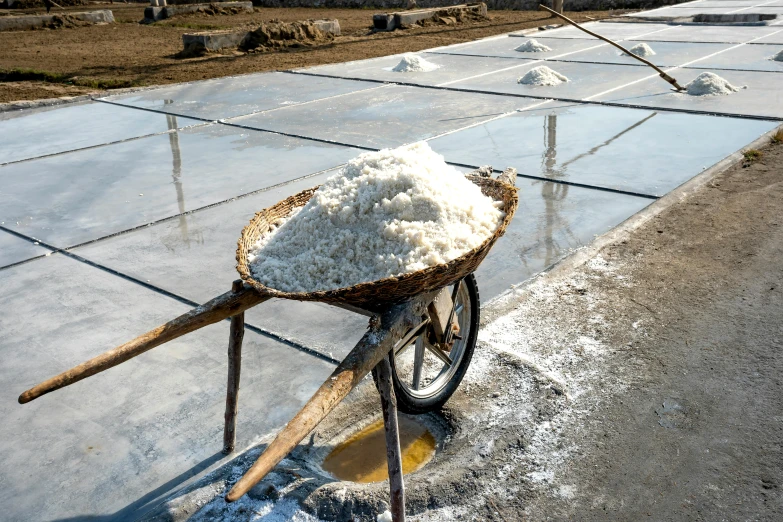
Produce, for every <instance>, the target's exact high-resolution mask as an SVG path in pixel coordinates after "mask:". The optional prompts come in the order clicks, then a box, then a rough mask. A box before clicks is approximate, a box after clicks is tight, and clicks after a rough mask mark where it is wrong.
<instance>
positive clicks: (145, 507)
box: [52, 445, 266, 522]
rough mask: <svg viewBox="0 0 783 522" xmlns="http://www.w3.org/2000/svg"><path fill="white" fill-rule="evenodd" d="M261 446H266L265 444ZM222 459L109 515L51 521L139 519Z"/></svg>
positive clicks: (121, 521) (220, 457)
mask: <svg viewBox="0 0 783 522" xmlns="http://www.w3.org/2000/svg"><path fill="white" fill-rule="evenodd" d="M261 447H266V445H263V446H261ZM223 459H226V462H230V457H226V455H223V453H222V452H217V453H215V454H213V455H211V456H209V457H207V458H206V459H204V460H202V461H201V462H199V463H198V464H196V465H195V466H193V467H192V468H190V469H189V470H187V471H184V472H182V473H180V474H179V475H177V476H176V477H174V478H172V479H171V480H169V481H167V482H166V483H164V484H161V485H160V486H158V487H157V488H155V489H153V490H151V491H149V492H148V493H147V494H145V495H144V496H142V497H141V498H139V499H138V500H135V501H133V502H131V503H130V504H128V505H127V506H125V507H124V508H122V509H120V510H119V511H117V512H116V513H113V514H111V515H79V516H75V517H67V518H58V519H55V520H53V521H52V522H130V521H134V520H139V519H141V518H144V517H145V516H147V515H152V514H153V512H154V511H155V510H156V509H158V508H160V506H161V505H162V504H163V503H164V502H165V501H166V500H167V499H168V498H169V497H172V496H175V495H177V494H178V493H184V492H186V491H187V490H189V489H190V488H191V487H192V486H193V485H199V484H200V483H201V479H197V480H195V481H194V482H193V484H191V485H187V486H185V487H184V488H183V489H182V491H180V492H177V489H179V488H181V487H182V486H183V484H185V483H186V482H188V481H190V480H191V479H193V478H196V477H198V475H200V474H201V473H203V472H204V471H205V470H207V469H209V468H210V467H211V466H213V465H214V464H216V463H218V462H220V461H221V460H223ZM224 468H227V466H225V465H221V466H219V467H218V468H217V469H216V470H214V471H213V472H212V473H220V471H221V470H223V469H224ZM155 519H156V520H160V521H161V522H163V521H165V520H170V517H165V516H164V513H163V512H161V513H160V514H159V515H158V516H156V517H155Z"/></svg>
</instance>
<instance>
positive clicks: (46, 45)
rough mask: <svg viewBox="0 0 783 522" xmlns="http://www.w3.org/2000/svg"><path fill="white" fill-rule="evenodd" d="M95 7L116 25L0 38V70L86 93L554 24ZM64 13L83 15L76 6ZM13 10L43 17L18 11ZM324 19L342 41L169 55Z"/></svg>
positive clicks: (5, 97) (12, 90)
mask: <svg viewBox="0 0 783 522" xmlns="http://www.w3.org/2000/svg"><path fill="white" fill-rule="evenodd" d="M100 7H109V8H111V9H112V11H113V13H114V16H115V19H116V20H117V23H115V24H111V25H104V26H89V27H76V28H61V29H58V30H36V31H15V32H8V33H0V49H3V52H2V53H0V72H3V71H6V72H7V71H10V70H14V69H24V70H35V71H38V72H46V73H56V74H61V75H66V76H67V77H69V78H70V79H72V80H73V83H75V84H79V85H82V86H87V87H93V88H111V87H128V86H135V85H138V86H142V85H157V84H166V83H177V82H186V81H193V80H201V79H207V78H218V77H222V76H229V75H236V74H246V73H252V72H260V71H271V70H284V69H291V68H295V67H306V66H313V65H320V64H326V63H335V62H345V61H350V60H360V59H364V58H373V57H377V56H385V55H389V54H395V53H401V52H415V51H420V50H422V49H428V48H431V47H436V46H440V45H448V44H454V43H460V42H465V41H470V40H475V39H478V38H484V37H487V36H492V35H495V34H499V33H505V32H509V31H515V30H520V29H525V28H533V27H537V26H541V25H545V24H550V23H555V22H556V20H555V19H552V18H549V17H548V15H547V14H544V13H540V12H538V11H490V12H489V20H486V21H467V22H466V23H464V24H459V25H440V24H438V25H433V26H431V27H416V28H411V29H405V30H401V31H394V32H390V33H376V34H373V33H372V32H371V30H370V28H371V26H372V15H373V13H374V12H375V11H373V10H367V9H303V8H290V9H285V8H281V9H272V8H260V9H259V8H257V9H255V10H254V12H253V13H243V14H238V15H231V16H210V15H208V14H206V13H195V14H192V15H187V16H181V17H176V18H173V19H170V20H164V21H162V22H158V23H155V24H150V25H142V24H139V23H138V22H139V21H140V20H141V19H142V18H143V17H144V6H140V5H139V4H135V5H131V4H127V5H126V4H118V3H115V4H113V5H109V4H105V6H103V5H102V6H100ZM96 8H98V6H96ZM67 10H84V7H83V6H78V7H72V8H67ZM67 10H66V12H67ZM58 11H59V10H58ZM21 12H25V13H35V12H40V13H42V12H45V11H44V10H43V9H30V10H25V11H18V13H21ZM620 13H621V12H620V11H597V12H596V11H584V12H579V13H568V14H569V16H571V17H573V18H574V19H576V20H577V21H582V22H584V21H589V20H590V19H601V18H606V17H609V16H616V15H618V14H620ZM324 18H327V19H330V18H336V19H338V20H339V21H340V26H341V29H342V36H340V37H337V38H334V39H333V40H330V41H326V42H322V43H316V44H315V45H312V46H308V47H304V48H302V47H299V48H296V47H294V48H291V47H288V48H285V49H283V50H279V51H273V52H263V53H252V54H247V53H235V52H231V53H225V54H221V53H211V54H209V55H206V56H203V57H196V58H189V59H179V58H177V57H176V55H177V53H179V52H180V51H181V50H182V34H183V33H187V32H194V31H203V30H210V29H229V28H234V27H254V26H255V27H257V26H259V25H260V24H261V23H262V22H264V21H270V20H274V19H279V20H281V21H283V22H294V21H298V20H312V19H324ZM13 83H15V82H0V102H9V101H15V100H19V99H36V98H41V97H49V96H45V95H46V94H47V92H46V91H48V89H47V88H46V87H45V86H43V85H42V86H41V88H37V89H32V88H30V86H27V87H25V88H20V87H19V86H17V85H13ZM35 84H38V82H37V81H36V82H35ZM20 96H21V98H20Z"/></svg>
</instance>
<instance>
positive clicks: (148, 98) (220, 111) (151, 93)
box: [106, 72, 377, 120]
mask: <svg viewBox="0 0 783 522" xmlns="http://www.w3.org/2000/svg"><path fill="white" fill-rule="evenodd" d="M374 87H377V86H376V85H373V84H370V83H365V82H354V81H350V80H339V79H337V80H335V79H331V78H299V77H291V76H290V75H288V74H286V73H282V72H271V73H257V74H249V75H246V76H234V77H229V78H217V79H214V80H207V81H204V82H191V83H183V84H179V85H172V86H167V87H161V88H159V89H150V90H145V91H142V92H139V93H134V94H129V95H128V94H123V95H117V96H110V97H108V98H106V99H107V100H108V101H111V102H114V103H120V104H124V105H129V106H133V107H139V108H143V109H154V110H157V111H163V112H168V113H170V114H179V115H183V116H191V117H196V118H205V119H207V120H219V119H224V118H233V117H236V116H242V115H245V114H252V113H255V112H260V111H266V110H271V109H278V108H280V107H287V106H289V105H298V104H300V103H306V102H310V101H313V100H318V99H323V98H328V97H332V96H341V95H345V94H349V93H353V92H358V91H361V90H364V89H371V88H374Z"/></svg>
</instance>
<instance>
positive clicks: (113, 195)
mask: <svg viewBox="0 0 783 522" xmlns="http://www.w3.org/2000/svg"><path fill="white" fill-rule="evenodd" d="M100 105H102V106H106V105H105V104H100ZM109 107H110V108H112V110H115V111H118V112H120V113H123V112H131V113H136V112H139V113H142V114H149V115H151V116H153V117H154V118H157V119H160V120H161V121H162V122H163V123H164V124H165V123H166V120H167V119H168V120H169V123H170V124H171V125H172V126H173V127H174V128H176V127H177V126H178V125H179V122H180V121H182V118H179V117H173V116H165V115H162V114H161V115H158V114H154V113H148V112H143V111H137V110H133V109H125V108H121V107H120V108H117V107H112V106H109ZM359 152H360V151H359V150H357V149H351V148H347V147H341V146H338V145H329V144H325V143H318V142H313V141H307V140H301V139H297V138H291V137H287V136H280V135H278V134H270V133H264V132H258V131H254V130H248V129H239V128H236V127H229V126H226V125H214V124H213V125H201V126H198V127H194V128H191V129H185V130H182V131H177V132H172V133H166V134H161V135H159V136H151V137H147V138H143V139H138V140H131V141H128V142H125V143H118V144H115V145H111V146H108V147H100V148H92V149H88V150H83V151H78V152H72V153H68V154H61V155H57V156H54V157H50V158H42V159H37V160H31V161H25V162H21V163H17V164H13V165H8V166H6V167H4V168H3V174H4V175H3V176H2V177H0V221H5V222H7V223H13V229H14V230H15V231H16V232H20V233H22V234H26V235H28V236H31V237H36V238H39V239H43V240H45V241H47V242H49V243H51V244H54V245H56V246H58V247H61V248H65V247H70V246H74V245H77V244H81V243H84V242H86V241H91V240H95V239H98V238H101V237H105V236H108V235H111V234H115V233H118V232H123V231H126V230H128V229H131V228H134V227H138V226H143V225H147V224H148V223H152V222H155V221H157V220H159V219H163V218H167V217H170V216H175V215H180V214H183V213H185V212H189V211H192V210H194V209H197V208H201V207H204V206H207V205H212V204H215V203H219V202H221V201H225V200H227V199H231V198H233V197H236V196H239V195H242V194H247V193H249V192H252V191H255V190H259V189H263V188H265V187H269V186H272V185H276V184H279V183H283V182H286V181H289V180H292V179H295V178H298V177H303V176H308V175H310V174H312V173H314V172H317V171H320V170H326V169H329V168H332V167H334V166H336V165H340V164H342V163H344V162H345V161H347V160H349V159H350V158H352V157H354V156H356V155H357V154H359ZM260 158H263V160H260ZM227 166H230V167H229V168H227ZM16 222H18V223H19V224H18V225H17V224H16Z"/></svg>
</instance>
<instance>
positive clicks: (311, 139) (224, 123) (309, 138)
mask: <svg viewBox="0 0 783 522" xmlns="http://www.w3.org/2000/svg"><path fill="white" fill-rule="evenodd" d="M412 87H417V86H416V85H413V86H412ZM243 117H244V116H243ZM229 119H233V118H229ZM217 123H218V125H226V126H229V127H236V128H238V129H245V130H254V131H259V132H268V133H270V134H279V135H280V136H287V137H289V138H299V139H301V140H309V141H315V142H318V143H327V144H329V145H339V146H341V147H350V148H353V149H360V150H366V151H371V152H375V151H377V150H378V149H374V148H372V147H366V146H364V145H350V144H348V143H343V142H340V141H334V140H327V139H323V138H315V137H312V136H304V135H301V134H294V133H291V132H283V131H275V130H270V129H263V128H260V127H250V126H248V125H242V124H239V123H233V122H230V121H228V120H221V121H219V122H217Z"/></svg>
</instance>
